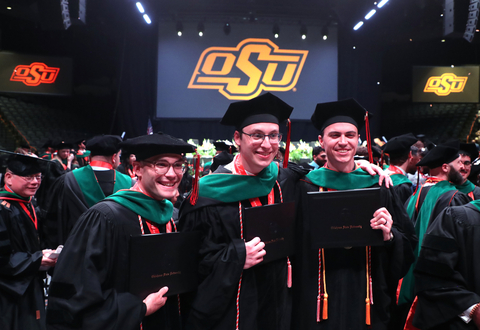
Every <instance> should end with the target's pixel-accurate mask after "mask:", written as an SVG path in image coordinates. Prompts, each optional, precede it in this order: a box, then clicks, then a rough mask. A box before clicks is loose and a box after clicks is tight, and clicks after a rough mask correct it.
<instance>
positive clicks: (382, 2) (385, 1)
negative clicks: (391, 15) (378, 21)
mask: <svg viewBox="0 0 480 330" xmlns="http://www.w3.org/2000/svg"><path fill="white" fill-rule="evenodd" d="M387 2H388V0H382V1H380V3H379V4H378V5H377V7H378V8H382V7H383V6H385V4H386V3H387Z"/></svg>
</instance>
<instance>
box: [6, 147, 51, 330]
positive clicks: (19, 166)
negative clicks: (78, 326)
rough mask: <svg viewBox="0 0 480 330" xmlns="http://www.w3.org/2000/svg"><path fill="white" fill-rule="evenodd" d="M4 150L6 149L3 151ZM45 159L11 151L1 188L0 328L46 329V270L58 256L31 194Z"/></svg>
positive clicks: (8, 329) (14, 329)
mask: <svg viewBox="0 0 480 330" xmlns="http://www.w3.org/2000/svg"><path fill="white" fill-rule="evenodd" d="M0 152H3V151H0ZM42 161H43V160H41V159H39V158H33V157H30V156H25V155H18V154H13V155H11V156H10V157H9V159H8V161H7V171H6V173H5V187H4V189H3V190H1V191H0V329H2V330H26V329H28V330H36V329H45V297H44V295H43V278H44V276H45V272H44V271H40V267H45V269H46V268H47V267H51V266H54V265H55V260H53V259H50V258H48V254H47V253H48V251H42V249H41V247H40V241H39V235H38V233H37V226H38V221H37V215H36V212H35V206H34V205H32V198H33V196H34V195H35V193H36V191H37V189H38V187H39V186H40V183H41V181H42V179H41V178H42V174H41V169H40V163H41V162H42Z"/></svg>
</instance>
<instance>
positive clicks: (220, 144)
mask: <svg viewBox="0 0 480 330" xmlns="http://www.w3.org/2000/svg"><path fill="white" fill-rule="evenodd" d="M213 144H214V145H215V149H217V154H216V155H215V157H213V160H212V165H211V166H210V171H211V172H215V171H216V170H217V168H218V167H219V166H220V165H227V164H228V163H230V162H231V161H232V160H233V154H234V153H235V152H237V148H236V147H235V146H234V145H233V143H232V142H230V141H228V140H225V141H216V142H213Z"/></svg>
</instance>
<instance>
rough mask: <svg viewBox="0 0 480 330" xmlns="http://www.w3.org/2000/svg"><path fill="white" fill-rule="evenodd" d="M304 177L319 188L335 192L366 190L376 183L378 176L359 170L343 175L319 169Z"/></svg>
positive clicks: (326, 169)
mask: <svg viewBox="0 0 480 330" xmlns="http://www.w3.org/2000/svg"><path fill="white" fill-rule="evenodd" d="M306 177H307V178H308V179H309V180H310V181H312V183H314V184H315V185H317V186H319V187H325V188H330V189H335V190H347V189H361V188H368V187H371V186H373V185H375V184H377V183H378V175H375V176H372V175H370V174H368V173H367V172H365V171H364V170H362V169H361V168H357V169H356V170H354V171H352V172H349V173H343V172H336V171H333V170H331V169H328V168H326V167H321V168H318V169H316V170H313V171H310V172H309V173H308V174H307V175H306Z"/></svg>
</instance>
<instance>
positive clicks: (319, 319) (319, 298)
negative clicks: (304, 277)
mask: <svg viewBox="0 0 480 330" xmlns="http://www.w3.org/2000/svg"><path fill="white" fill-rule="evenodd" d="M321 300H322V298H321V297H320V295H319V296H317V323H319V322H320V321H322V318H321V317H320V302H321Z"/></svg>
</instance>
